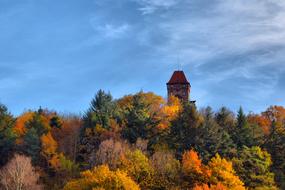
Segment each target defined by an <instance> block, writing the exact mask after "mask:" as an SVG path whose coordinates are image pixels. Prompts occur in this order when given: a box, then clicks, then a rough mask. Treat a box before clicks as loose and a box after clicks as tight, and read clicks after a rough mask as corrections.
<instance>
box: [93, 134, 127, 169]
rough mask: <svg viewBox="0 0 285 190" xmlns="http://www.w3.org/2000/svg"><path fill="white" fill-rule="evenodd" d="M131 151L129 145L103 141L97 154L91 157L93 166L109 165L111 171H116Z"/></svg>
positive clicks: (112, 140)
mask: <svg viewBox="0 0 285 190" xmlns="http://www.w3.org/2000/svg"><path fill="white" fill-rule="evenodd" d="M127 151H129V147H128V144H126V143H124V142H121V141H115V140H114V139H108V140H105V141H103V142H102V143H101V144H100V146H99V149H98V151H97V152H96V154H94V155H92V156H91V160H93V161H91V165H93V166H96V165H103V164H104V165H108V166H109V168H111V169H113V170H114V169H116V168H118V167H119V165H120V163H121V162H120V159H121V157H123V156H124V155H125V153H126V152H127Z"/></svg>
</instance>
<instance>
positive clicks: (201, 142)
mask: <svg viewBox="0 0 285 190" xmlns="http://www.w3.org/2000/svg"><path fill="white" fill-rule="evenodd" d="M202 115H203V118H204V121H203V123H202V125H201V126H200V127H199V128H197V134H196V135H195V137H194V139H195V142H194V147H195V149H196V150H197V151H198V152H199V154H200V156H201V157H202V158H203V161H204V162H206V161H209V160H210V158H212V157H213V156H215V154H216V153H218V154H220V155H221V156H222V157H229V156H232V155H233V154H235V152H236V147H235V145H234V143H233V141H232V139H231V137H230V135H229V134H228V132H227V130H224V128H222V127H221V126H220V125H218V124H217V122H216V121H215V119H214V113H213V112H212V109H211V108H210V107H207V108H206V109H204V110H202ZM220 122H221V120H220Z"/></svg>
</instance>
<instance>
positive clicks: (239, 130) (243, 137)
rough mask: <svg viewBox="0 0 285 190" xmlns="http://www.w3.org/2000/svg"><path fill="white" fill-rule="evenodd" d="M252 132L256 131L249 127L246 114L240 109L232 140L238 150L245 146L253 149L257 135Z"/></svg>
mask: <svg viewBox="0 0 285 190" xmlns="http://www.w3.org/2000/svg"><path fill="white" fill-rule="evenodd" d="M252 131H254V129H253V128H251V126H250V125H249V123H248V121H247V117H246V115H245V114H244V112H243V109H242V108H241V107H240V109H239V111H238V115H237V121H236V126H235V129H234V132H233V134H232V138H233V140H234V142H235V144H236V145H237V147H238V148H242V147H243V146H248V147H251V146H254V145H255V143H256V141H255V140H256V139H255V137H254V135H255V134H254V133H253V132H252Z"/></svg>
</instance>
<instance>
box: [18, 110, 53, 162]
mask: <svg viewBox="0 0 285 190" xmlns="http://www.w3.org/2000/svg"><path fill="white" fill-rule="evenodd" d="M44 119H45V118H44V116H43V115H42V112H41V111H39V112H36V113H35V114H34V115H33V118H32V119H31V120H30V121H28V122H26V124H25V127H26V128H27V132H26V134H25V136H24V143H23V146H22V147H21V151H22V152H24V153H25V154H27V155H29V156H31V158H32V162H33V163H34V164H35V165H40V164H42V158H41V156H40V152H41V139H40V138H41V136H42V135H44V134H46V133H47V132H48V130H49V128H50V126H49V125H48V124H47V123H45V121H44Z"/></svg>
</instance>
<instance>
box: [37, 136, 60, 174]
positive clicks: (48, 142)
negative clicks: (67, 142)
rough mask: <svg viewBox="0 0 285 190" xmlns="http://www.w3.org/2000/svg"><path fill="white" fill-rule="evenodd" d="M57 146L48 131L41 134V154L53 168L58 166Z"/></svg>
mask: <svg viewBox="0 0 285 190" xmlns="http://www.w3.org/2000/svg"><path fill="white" fill-rule="evenodd" d="M57 147H58V146H57V142H56V141H55V140H54V139H53V137H52V135H51V133H50V132H48V133H47V134H44V135H42V136H41V155H42V156H43V157H44V158H45V159H46V161H47V163H48V166H49V167H51V168H53V169H58V168H59V167H60V162H59V155H58V153H57Z"/></svg>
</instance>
